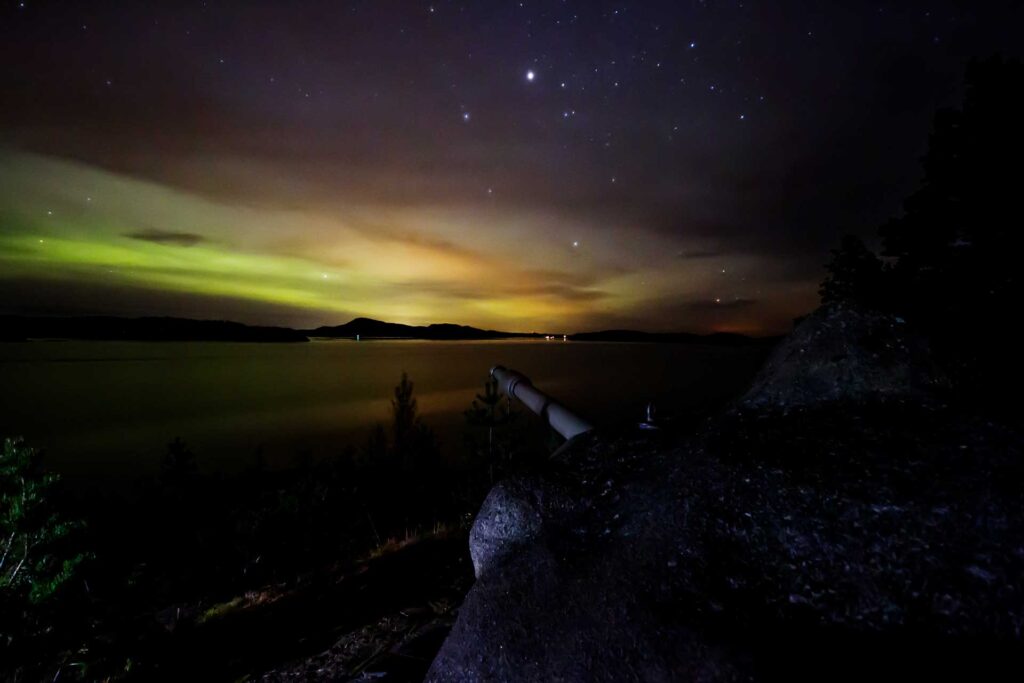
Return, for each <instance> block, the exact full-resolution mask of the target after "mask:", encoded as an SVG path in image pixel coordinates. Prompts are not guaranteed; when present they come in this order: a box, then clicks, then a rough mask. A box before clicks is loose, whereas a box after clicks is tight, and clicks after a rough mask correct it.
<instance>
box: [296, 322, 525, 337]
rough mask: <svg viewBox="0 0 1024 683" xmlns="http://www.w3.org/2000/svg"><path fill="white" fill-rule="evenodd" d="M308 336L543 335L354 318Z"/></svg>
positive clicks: (320, 328)
mask: <svg viewBox="0 0 1024 683" xmlns="http://www.w3.org/2000/svg"><path fill="white" fill-rule="evenodd" d="M304 333H305V334H307V335H308V336H310V337H334V338H348V337H351V338H353V339H354V338H355V337H356V335H359V336H360V338H363V339H374V338H376V339H510V338H513V337H520V338H522V337H526V338H534V339H535V338H539V337H543V336H544V335H542V334H538V333H536V332H499V331H498V330H481V329H479V328H477V327H469V326H467V325H453V324H452V323H436V324H433V325H402V324H401V323H388V322H384V321H383V320H374V319H372V318H356V319H355V320H352V321H350V322H347V323H345V324H344V325H334V326H324V327H318V328H316V329H315V330H305V331H304Z"/></svg>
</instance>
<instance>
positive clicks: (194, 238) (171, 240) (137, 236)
mask: <svg viewBox="0 0 1024 683" xmlns="http://www.w3.org/2000/svg"><path fill="white" fill-rule="evenodd" d="M125 237H130V238H131V239H133V240H140V241H142V242H153V243H154V244H173V245H175V246H179V247H194V246H195V245H197V244H199V243H200V242H205V241H206V238H205V237H203V236H202V235H197V234H196V233H194V232H170V231H167V230H140V231H138V232H129V233H125Z"/></svg>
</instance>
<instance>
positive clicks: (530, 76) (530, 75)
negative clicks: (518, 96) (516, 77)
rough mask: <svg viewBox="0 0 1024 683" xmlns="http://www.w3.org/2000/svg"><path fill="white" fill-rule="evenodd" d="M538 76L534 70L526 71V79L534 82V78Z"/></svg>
mask: <svg viewBox="0 0 1024 683" xmlns="http://www.w3.org/2000/svg"><path fill="white" fill-rule="evenodd" d="M536 77H537V74H535V73H533V71H532V70H530V71H527V72H526V80H528V81H530V82H531V83H532V82H533V79H534V78H536Z"/></svg>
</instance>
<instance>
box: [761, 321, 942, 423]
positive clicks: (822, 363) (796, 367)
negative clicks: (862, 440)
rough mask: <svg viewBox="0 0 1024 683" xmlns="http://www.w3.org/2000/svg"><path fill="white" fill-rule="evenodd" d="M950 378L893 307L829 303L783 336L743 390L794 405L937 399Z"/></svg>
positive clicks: (764, 400)
mask: <svg viewBox="0 0 1024 683" xmlns="http://www.w3.org/2000/svg"><path fill="white" fill-rule="evenodd" d="M948 386H949V382H948V380H947V378H946V377H945V375H944V374H943V373H942V372H941V371H940V370H939V368H938V367H937V366H936V364H935V362H934V360H933V359H932V355H931V352H930V350H929V347H928V343H927V342H926V341H925V339H924V338H923V337H922V336H920V335H919V334H916V333H915V332H914V331H913V330H912V329H911V328H910V326H909V325H907V324H906V322H905V321H904V320H903V319H901V318H899V317H897V316H895V315H890V314H884V313H879V312H877V311H872V310H866V309H862V308H858V307H854V306H848V305H838V304H833V305H828V306H822V307H821V308H819V309H817V310H816V311H814V312H813V313H811V314H810V315H808V316H807V317H806V318H804V319H803V320H802V321H801V322H800V323H799V324H798V325H797V326H796V328H795V329H794V330H793V332H792V334H790V335H789V336H788V337H786V338H785V339H783V340H782V342H780V344H779V345H778V347H776V349H775V350H774V352H773V353H772V355H771V356H770V357H769V359H768V362H767V363H766V364H765V366H764V368H763V369H762V370H761V372H760V373H759V374H758V376H757V378H756V379H755V380H754V383H753V386H752V387H751V388H750V391H748V392H747V394H746V395H745V396H744V397H743V399H742V403H743V404H745V405H747V406H771V407H777V408H783V409H789V408H794V407H799V406H810V405H816V404H820V403H823V402H830V401H862V400H871V399H876V398H904V399H915V400H930V399H932V398H934V397H935V395H936V393H937V392H941V391H942V390H944V389H947V388H948Z"/></svg>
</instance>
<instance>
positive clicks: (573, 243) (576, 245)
mask: <svg viewBox="0 0 1024 683" xmlns="http://www.w3.org/2000/svg"><path fill="white" fill-rule="evenodd" d="M572 246H573V247H578V246H580V243H579V240H573V242H572Z"/></svg>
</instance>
